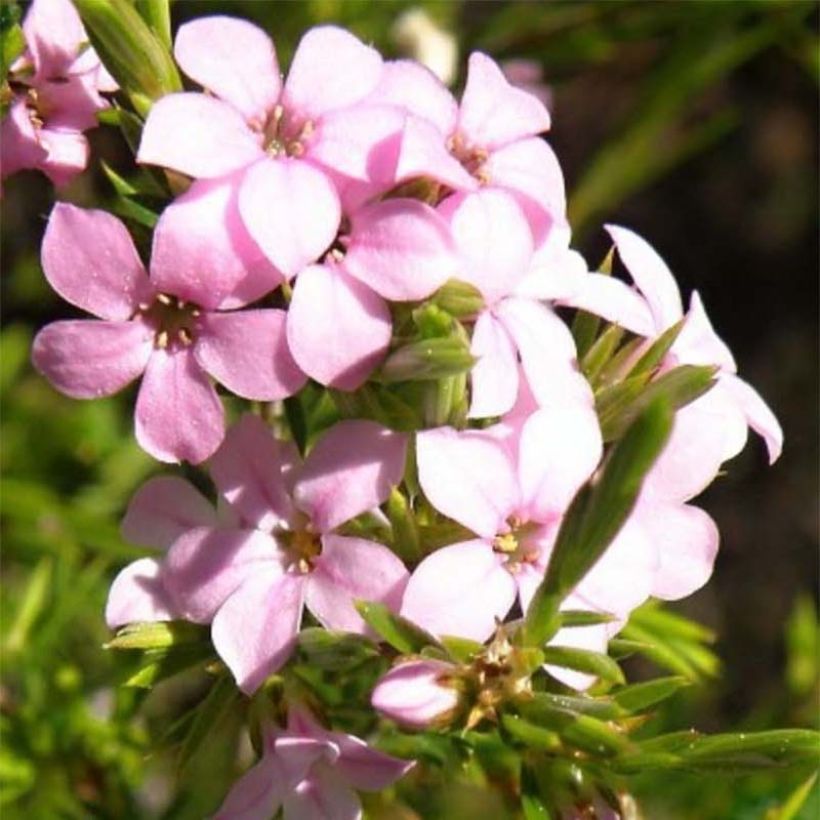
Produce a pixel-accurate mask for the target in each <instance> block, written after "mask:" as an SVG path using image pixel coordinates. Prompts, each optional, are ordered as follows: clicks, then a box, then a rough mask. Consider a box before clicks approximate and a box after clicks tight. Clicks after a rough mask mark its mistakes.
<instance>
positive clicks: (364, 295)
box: [287, 265, 393, 390]
mask: <svg viewBox="0 0 820 820" xmlns="http://www.w3.org/2000/svg"><path fill="white" fill-rule="evenodd" d="M287 330H288V345H289V347H290V351H291V353H292V354H293V358H294V359H295V360H296V363H297V364H298V365H299V367H301V368H302V370H303V371H304V372H305V373H307V374H308V375H309V376H311V377H312V378H314V379H316V381H318V382H320V383H321V384H324V385H327V386H329V387H337V388H339V389H340V390H355V389H356V388H357V387H359V386H361V385H362V384H363V383H364V382H365V381H366V379H367V377H368V376H369V375H370V374H371V373H372V372H373V370H374V369H375V368H376V366H377V365H378V364H379V362H380V361H381V359H382V358H383V357H384V354H385V353H386V352H387V349H388V347H389V345H390V337H391V334H392V330H393V325H392V320H391V317H390V311H389V310H388V308H387V305H386V304H385V302H384V301H383V300H382V298H381V296H379V295H378V294H377V293H374V292H373V291H372V290H370V288H368V287H367V286H366V285H364V284H362V283H361V282H359V281H358V280H357V279H354V278H353V277H352V276H350V275H349V274H347V273H345V271H344V270H343V269H342V268H340V267H338V266H334V267H332V268H331V267H328V266H326V265H312V266H311V267H309V268H306V269H305V270H303V271H302V272H301V273H300V274H299V278H298V279H297V280H296V285H295V287H294V289H293V297H292V299H291V303H290V308H289V309H288V328H287Z"/></svg>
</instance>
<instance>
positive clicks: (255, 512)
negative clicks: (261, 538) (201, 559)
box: [210, 413, 293, 532]
mask: <svg viewBox="0 0 820 820" xmlns="http://www.w3.org/2000/svg"><path fill="white" fill-rule="evenodd" d="M282 451H283V447H282V442H279V441H278V440H277V439H275V438H274V437H273V434H272V432H271V430H270V428H269V427H268V426H267V425H266V424H265V422H263V421H262V419H260V418H259V416H254V415H252V414H250V413H245V414H244V415H243V416H242V417H241V418H240V419H239V421H238V422H237V423H236V424H234V425H233V427H231V428H230V429H229V430H228V433H227V435H226V436H225V440H224V441H223V442H222V446H221V447H220V448H219V449H218V450H217V451H216V453H214V455H213V457H212V458H211V462H210V473H211V477H212V478H213V480H214V483H215V484H216V486H217V489H218V490H219V492H220V493H221V494H222V496H223V497H224V498H225V499H226V500H227V501H228V503H229V504H230V505H231V506H232V507H233V508H234V509H236V510H237V511H238V512H239V513H240V515H241V516H242V519H243V521H245V523H247V524H248V525H250V526H252V527H255V528H256V529H259V530H265V531H268V532H269V531H270V530H272V529H273V528H274V527H277V526H287V525H288V524H289V523H290V522H291V520H292V518H293V505H292V503H291V500H290V497H289V495H288V491H287V489H286V487H285V482H284V477H283V475H282V468H283V455H284V454H283V452H282Z"/></svg>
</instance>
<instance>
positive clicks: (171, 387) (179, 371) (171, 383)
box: [134, 348, 225, 464]
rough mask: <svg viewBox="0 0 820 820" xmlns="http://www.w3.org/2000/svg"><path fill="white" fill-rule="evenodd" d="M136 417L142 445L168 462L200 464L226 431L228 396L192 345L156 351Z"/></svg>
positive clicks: (144, 379) (138, 436) (138, 434)
mask: <svg viewBox="0 0 820 820" xmlns="http://www.w3.org/2000/svg"><path fill="white" fill-rule="evenodd" d="M134 421H135V432H136V436H137V442H138V443H139V445H140V447H142V449H143V450H145V451H146V452H147V453H150V454H151V455H152V456H153V457H154V458H156V459H157V460H159V461H165V462H177V461H190V462H191V464H199V463H200V462H201V461H204V460H205V459H206V458H208V456H210V455H211V454H212V453H213V452H214V450H216V448H217V447H219V445H220V443H221V441H222V437H223V435H224V434H225V413H224V410H223V409H222V402H221V401H220V400H219V396H217V394H216V390H214V388H213V385H211V383H210V382H209V381H208V377H207V376H206V375H205V373H204V371H203V370H202V368H201V367H200V366H199V365H198V364H197V362H196V359H195V358H194V356H193V353H192V352H191V351H190V350H189V349H188V348H179V349H161V348H158V349H155V350H154V351H153V352H152V353H151V358H150V359H149V360H148V366H147V367H146V368H145V376H144V377H143V380H142V385H141V387H140V391H139V394H138V396H137V406H136V409H135V415H134Z"/></svg>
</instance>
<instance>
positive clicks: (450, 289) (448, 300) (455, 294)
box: [430, 279, 484, 319]
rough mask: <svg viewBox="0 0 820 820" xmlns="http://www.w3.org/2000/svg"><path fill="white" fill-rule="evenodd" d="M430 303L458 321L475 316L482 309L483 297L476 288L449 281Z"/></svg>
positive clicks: (468, 284)
mask: <svg viewBox="0 0 820 820" xmlns="http://www.w3.org/2000/svg"><path fill="white" fill-rule="evenodd" d="M430 301H431V302H432V303H433V304H436V305H438V306H439V307H440V308H442V310H446V311H447V312H448V313H449V314H451V315H452V316H455V317H456V318H458V319H463V318H466V317H469V316H475V315H476V314H477V313H478V312H479V311H481V310H482V309H483V308H484V297H483V296H482V295H481V292H480V291H479V290H478V288H477V287H475V285H471V284H470V283H469V282H462V281H461V280H460V279H449V280H448V281H447V282H445V283H444V284H443V285H442V286H441V287H440V288H439V289H438V290H437V291H436V292H435V293H434V294H433V295H432V297H431V298H430Z"/></svg>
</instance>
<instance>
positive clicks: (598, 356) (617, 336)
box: [581, 325, 624, 383]
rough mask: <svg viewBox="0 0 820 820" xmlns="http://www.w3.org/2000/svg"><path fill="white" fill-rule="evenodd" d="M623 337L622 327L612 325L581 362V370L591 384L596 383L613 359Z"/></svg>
mask: <svg viewBox="0 0 820 820" xmlns="http://www.w3.org/2000/svg"><path fill="white" fill-rule="evenodd" d="M623 336H624V329H623V328H622V327H619V326H618V325H610V326H609V327H608V328H607V329H606V330H605V331H604V332H603V333H602V334H601V335H600V336H599V337H598V339H597V340H596V342H595V344H593V345H592V347H591V348H590V349H589V351H588V352H587V354H586V355H585V356H584V358H583V359H582V360H581V370H582V371H583V373H584V375H585V376H586V377H587V379H588V380H589V381H590V382H592V383H594V382H595V379H596V377H597V376H598V374H599V373H600V372H601V370H602V369H603V367H604V365H605V364H606V363H607V362H608V361H609V360H610V359H611V358H612V355H613V353H615V350H616V349H617V347H618V345H619V344H620V343H621V339H623Z"/></svg>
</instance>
